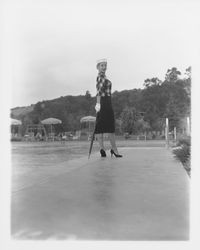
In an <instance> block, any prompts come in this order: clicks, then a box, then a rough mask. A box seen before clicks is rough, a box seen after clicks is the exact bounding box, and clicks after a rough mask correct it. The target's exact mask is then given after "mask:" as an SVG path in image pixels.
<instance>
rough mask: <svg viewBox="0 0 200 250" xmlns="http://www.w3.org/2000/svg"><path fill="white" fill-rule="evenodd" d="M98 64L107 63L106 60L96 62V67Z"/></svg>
mask: <svg viewBox="0 0 200 250" xmlns="http://www.w3.org/2000/svg"><path fill="white" fill-rule="evenodd" d="M99 63H107V60H106V59H100V60H97V65H98V64H99Z"/></svg>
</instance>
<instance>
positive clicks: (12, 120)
mask: <svg viewBox="0 0 200 250" xmlns="http://www.w3.org/2000/svg"><path fill="white" fill-rule="evenodd" d="M11 125H22V122H21V121H20V120H17V119H13V118H11Z"/></svg>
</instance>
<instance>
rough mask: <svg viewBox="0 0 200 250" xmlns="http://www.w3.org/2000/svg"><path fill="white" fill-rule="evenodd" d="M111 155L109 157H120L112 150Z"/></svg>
mask: <svg viewBox="0 0 200 250" xmlns="http://www.w3.org/2000/svg"><path fill="white" fill-rule="evenodd" d="M110 153H111V157H112V156H113V155H114V156H115V157H122V155H120V154H116V153H115V151H114V150H113V149H111V150H110Z"/></svg>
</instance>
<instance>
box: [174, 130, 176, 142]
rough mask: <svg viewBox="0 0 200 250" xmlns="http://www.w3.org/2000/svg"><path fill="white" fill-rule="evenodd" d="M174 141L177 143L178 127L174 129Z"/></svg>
mask: <svg viewBox="0 0 200 250" xmlns="http://www.w3.org/2000/svg"><path fill="white" fill-rule="evenodd" d="M174 141H175V142H176V127H174Z"/></svg>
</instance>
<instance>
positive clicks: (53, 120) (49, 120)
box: [41, 117, 62, 134]
mask: <svg viewBox="0 0 200 250" xmlns="http://www.w3.org/2000/svg"><path fill="white" fill-rule="evenodd" d="M41 123H42V124H44V125H50V126H51V134H52V125H54V124H61V123H62V121H61V120H59V119H56V118H52V117H50V118H47V119H44V120H42V121H41Z"/></svg>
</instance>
